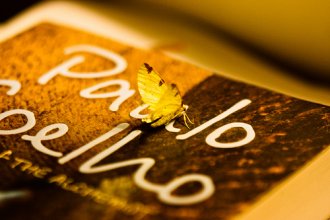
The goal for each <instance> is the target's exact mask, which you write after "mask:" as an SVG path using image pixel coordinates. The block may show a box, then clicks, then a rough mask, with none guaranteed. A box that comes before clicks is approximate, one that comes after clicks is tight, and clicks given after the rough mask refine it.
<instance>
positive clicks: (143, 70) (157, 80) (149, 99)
mask: <svg viewBox="0 0 330 220" xmlns="http://www.w3.org/2000/svg"><path fill="white" fill-rule="evenodd" d="M138 89H139V92H140V95H141V98H142V101H143V102H144V103H146V104H148V105H149V109H150V110H152V111H155V110H156V109H157V108H158V106H159V105H158V103H159V101H160V100H161V99H162V97H163V96H164V94H165V92H166V91H167V90H168V85H167V84H166V83H165V81H164V80H163V79H162V78H161V77H160V75H159V74H158V73H157V72H156V71H154V70H153V68H152V67H151V66H149V65H148V64H146V63H145V64H143V65H142V66H141V67H140V69H139V71H138Z"/></svg>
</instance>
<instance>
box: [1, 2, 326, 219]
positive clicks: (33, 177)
mask: <svg viewBox="0 0 330 220" xmlns="http://www.w3.org/2000/svg"><path fill="white" fill-rule="evenodd" d="M70 5H71V4H69V5H68V4H66V3H56V4H54V3H46V4H42V5H41V6H39V7H37V8H36V9H34V10H35V11H30V12H27V15H26V16H23V17H22V18H21V20H20V19H18V20H17V21H14V22H13V23H12V24H10V26H8V27H5V28H4V30H7V31H8V32H7V33H9V32H10V31H11V30H13V29H15V28H17V29H19V33H18V31H13V32H12V33H11V35H10V37H8V36H9V35H7V37H5V38H3V40H2V42H1V44H0V48H1V54H0V56H1V59H0V62H1V65H0V68H1V71H0V72H1V81H0V84H1V85H2V86H1V87H0V94H1V95H0V100H1V102H0V103H1V108H0V110H1V111H0V119H1V120H0V127H1V130H0V135H1V139H0V140H1V141H0V145H1V153H0V162H1V171H2V172H1V179H3V180H5V181H3V182H1V185H0V187H1V194H0V195H1V197H0V199H1V203H0V205H1V210H0V213H1V216H2V217H3V218H4V219H22V218H25V219H46V218H47V219H49V218H50V219H59V218H62V219H95V218H97V219H132V218H133V219H139V218H145V219H177V218H182V219H232V218H237V219H272V218H273V219H285V218H287V219H304V218H305V219H308V218H315V219H322V218H323V219H324V218H325V219H326V218H327V217H328V216H329V214H330V213H329V211H330V210H329V206H328V204H329V198H330V197H329V196H328V195H329V187H328V182H329V180H330V178H329V171H328V170H329V169H328V168H329V162H328V161H329V156H330V152H329V133H330V129H329V124H330V123H329V120H330V118H329V115H330V108H329V107H328V106H326V105H322V104H317V103H314V102H311V101H306V100H301V99H298V98H295V97H291V96H288V95H285V94H281V93H279V92H277V91H271V90H269V89H265V88H260V87H256V86H254V85H250V84H248V83H246V82H241V81H238V80H233V79H228V78H226V77H223V76H221V75H219V74H216V73H215V72H213V71H210V70H209V69H205V68H203V67H197V66H196V65H193V64H191V63H189V62H185V61H182V60H180V59H178V57H176V56H175V55H172V56H171V54H164V53H163V52H161V51H159V50H152V49H149V50H146V49H140V48H137V46H136V45H132V44H129V43H127V42H126V43H123V42H122V41H121V42H119V40H118V39H116V35H117V38H119V37H118V36H119V35H120V34H118V33H116V34H114V35H115V36H114V37H113V38H112V39H110V38H109V36H100V33H97V32H92V31H91V30H89V31H88V30H86V29H84V28H82V26H80V25H77V24H76V25H73V23H74V22H73V23H70V22H69V21H67V20H66V21H62V22H60V21H59V20H56V19H55V18H54V19H49V17H48V19H45V17H44V16H45V14H47V16H49V14H53V16H54V17H56V14H57V13H58V12H60V11H62V12H61V13H64V12H65V10H68V11H71V12H75V15H77V16H78V17H79V16H82V17H85V19H86V21H90V22H91V24H92V25H94V26H96V24H99V25H100V27H102V25H104V24H102V22H101V21H99V22H96V21H97V19H96V18H97V16H96V15H94V14H93V13H91V14H89V16H87V17H86V11H85V10H83V9H81V8H79V7H77V6H75V5H74V4H73V5H71V6H70ZM87 11H88V10H87ZM38 16H39V17H38ZM31 19H32V20H34V21H33V22H31ZM93 19H94V20H93ZM29 20H30V21H29ZM74 20H75V22H76V21H77V20H79V19H77V17H76V18H75V19H74ZM24 21H25V22H28V21H29V22H30V25H27V23H24ZM92 21H93V22H92ZM80 22H82V23H83V22H84V21H80ZM19 23H20V24H21V27H20V26H19V25H18V24H19ZM78 23H79V22H78ZM91 24H90V25H91ZM22 26H24V28H22ZM100 27H99V28H100ZM112 27H113V29H109V30H107V32H110V35H112V33H113V32H114V31H115V30H118V29H119V28H118V27H116V28H115V25H113V26H112ZM100 29H102V28H100ZM123 36H126V37H127V36H134V34H132V33H128V34H127V32H126V33H125V34H123ZM142 41H143V40H142ZM143 63H148V64H150V65H151V66H153V68H155V70H157V71H158V72H159V73H160V74H161V75H162V77H163V78H164V80H165V81H166V82H171V83H175V84H177V86H178V88H179V90H180V92H181V95H182V96H183V102H184V104H187V105H188V106H189V108H188V111H187V114H188V115H189V116H190V117H191V118H192V119H193V121H194V125H192V127H191V128H190V129H189V128H187V127H185V125H184V123H183V119H182V118H179V119H177V120H176V121H173V122H172V123H170V124H169V125H167V126H166V127H159V128H152V127H150V126H148V125H146V124H143V123H142V122H141V118H142V117H143V115H144V114H145V112H144V110H143V106H141V104H143V103H142V102H141V97H140V95H139V93H138V89H137V71H138V69H139V67H140V66H141V65H142V64H143ZM316 180H317V181H316ZM302 201H303V202H302ZM315 201H318V202H315ZM305 204H308V207H305Z"/></svg>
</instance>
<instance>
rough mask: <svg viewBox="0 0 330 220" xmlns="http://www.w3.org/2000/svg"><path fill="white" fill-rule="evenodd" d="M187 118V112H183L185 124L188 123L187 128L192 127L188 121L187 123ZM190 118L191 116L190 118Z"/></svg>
mask: <svg viewBox="0 0 330 220" xmlns="http://www.w3.org/2000/svg"><path fill="white" fill-rule="evenodd" d="M187 118H188V116H187V114H186V113H185V112H184V113H183V121H184V124H185V125H186V127H187V128H189V129H190V127H189V125H188V123H187ZM188 120H189V118H188Z"/></svg>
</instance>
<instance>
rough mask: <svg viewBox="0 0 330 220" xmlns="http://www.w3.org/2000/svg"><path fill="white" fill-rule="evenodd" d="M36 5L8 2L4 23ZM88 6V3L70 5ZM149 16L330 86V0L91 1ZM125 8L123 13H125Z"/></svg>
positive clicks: (32, 0) (2, 10)
mask: <svg viewBox="0 0 330 220" xmlns="http://www.w3.org/2000/svg"><path fill="white" fill-rule="evenodd" d="M38 2H40V1H38V0H21V1H17V0H16V1H7V2H6V3H5V4H4V3H3V4H2V6H1V7H0V19H1V21H2V22H4V21H6V20H7V19H9V18H11V17H12V16H15V15H16V14H17V13H19V12H20V11H21V10H23V9H25V8H27V7H29V6H31V5H34V4H36V3H38ZM74 2H76V3H82V4H86V3H88V1H74ZM90 2H91V3H92V4H99V5H102V7H120V9H121V10H128V12H127V13H130V11H131V10H132V9H135V10H140V11H141V12H147V13H150V12H152V13H155V14H157V13H161V14H164V13H166V15H167V16H171V17H176V19H178V20H179V19H180V20H184V21H185V22H187V23H189V25H194V26H200V28H202V29H203V31H208V32H212V33H213V34H215V35H219V36H221V37H222V38H226V39H227V40H228V41H231V42H232V43H234V44H237V45H239V46H240V47H242V48H244V49H245V50H248V51H250V52H251V53H253V54H254V55H256V56H259V57H260V58H261V59H263V60H265V61H266V62H271V63H275V64H276V65H277V66H279V67H281V68H285V69H288V70H290V72H294V73H296V74H298V75H299V76H303V77H307V78H308V80H319V81H321V82H322V83H325V82H327V83H328V84H330V1H327V0H316V1H307V0H291V1H284V0H269V1H258V0H241V1H230V0H220V1H218V0H204V1H192V0H180V1H177V0H162V1H154V0H126V1H119V0H118V1H115V0H113V1H90ZM125 8H126V9H125Z"/></svg>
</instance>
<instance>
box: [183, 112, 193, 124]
mask: <svg viewBox="0 0 330 220" xmlns="http://www.w3.org/2000/svg"><path fill="white" fill-rule="evenodd" d="M185 115H186V117H187V119H188V121H189V123H190V124H194V122H193V121H191V120H190V118H189V117H188V115H187V113H186V114H185Z"/></svg>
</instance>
